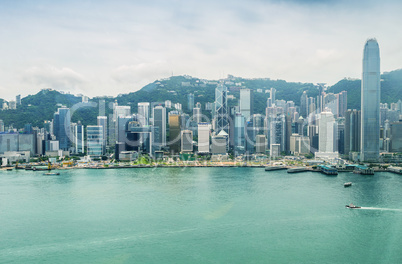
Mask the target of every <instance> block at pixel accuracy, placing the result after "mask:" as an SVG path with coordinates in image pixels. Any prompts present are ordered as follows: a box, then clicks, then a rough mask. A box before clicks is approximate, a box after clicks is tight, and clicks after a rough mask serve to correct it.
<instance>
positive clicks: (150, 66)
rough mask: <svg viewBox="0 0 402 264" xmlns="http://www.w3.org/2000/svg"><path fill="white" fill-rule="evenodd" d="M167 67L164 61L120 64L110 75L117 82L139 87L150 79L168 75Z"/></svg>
mask: <svg viewBox="0 0 402 264" xmlns="http://www.w3.org/2000/svg"><path fill="white" fill-rule="evenodd" d="M167 67H168V65H167V63H166V62H165V61H155V62H150V63H138V64H134V65H121V66H119V67H117V68H116V69H114V70H113V71H112V74H111V77H112V79H113V80H114V81H115V82H117V83H119V84H122V85H128V86H132V87H133V88H135V87H137V88H138V89H139V88H142V87H143V86H145V85H146V84H148V83H149V82H151V81H150V80H156V79H160V78H162V77H166V76H169V70H167ZM136 90H137V89H136Z"/></svg>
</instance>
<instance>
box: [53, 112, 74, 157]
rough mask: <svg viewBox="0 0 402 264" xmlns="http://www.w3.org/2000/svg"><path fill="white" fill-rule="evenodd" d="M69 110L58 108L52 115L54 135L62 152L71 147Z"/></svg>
mask: <svg viewBox="0 0 402 264" xmlns="http://www.w3.org/2000/svg"><path fill="white" fill-rule="evenodd" d="M70 120H71V116H70V108H64V107H63V108H59V109H58V110H57V112H56V113H55V114H54V127H53V129H54V135H55V136H56V139H57V140H58V141H59V147H60V149H62V150H66V151H67V150H69V148H70V146H71V138H72V135H71V126H70Z"/></svg>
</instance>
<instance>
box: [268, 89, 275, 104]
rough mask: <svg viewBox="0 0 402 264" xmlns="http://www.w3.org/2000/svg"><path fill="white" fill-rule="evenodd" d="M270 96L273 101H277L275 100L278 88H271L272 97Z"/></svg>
mask: <svg viewBox="0 0 402 264" xmlns="http://www.w3.org/2000/svg"><path fill="white" fill-rule="evenodd" d="M269 98H270V99H271V102H272V103H273V102H275V100H276V89H275V88H273V87H272V88H271V90H270V97H269Z"/></svg>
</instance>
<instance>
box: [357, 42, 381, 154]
mask: <svg viewBox="0 0 402 264" xmlns="http://www.w3.org/2000/svg"><path fill="white" fill-rule="evenodd" d="M380 79H381V77H380V49H379V47H378V43H377V40H376V39H369V40H367V42H366V44H365V46H364V52H363V74H362V88H361V122H362V123H361V144H360V148H361V150H360V160H361V161H377V160H378V158H379V153H380V142H379V141H380Z"/></svg>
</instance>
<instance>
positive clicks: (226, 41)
mask: <svg viewBox="0 0 402 264" xmlns="http://www.w3.org/2000/svg"><path fill="white" fill-rule="evenodd" d="M401 6H402V3H399V2H397V1H395V2H392V1H384V2H381V3H379V2H378V1H373V0H367V1H362V0H357V1H346V0H340V1H335V0H329V1H318V0H250V1H242V0H233V1H231V2H230V4H227V2H225V1H212V0H205V1H195V0H188V1H174V0H172V1H163V0H150V1H125V0H117V1H113V2H110V1H96V2H94V1H77V0H72V1H61V2H60V1H53V2H51V3H50V2H48V1H44V0H38V1H34V2H29V3H25V2H24V4H18V1H17V2H15V1H14V2H13V1H11V2H10V4H8V5H6V6H5V7H4V8H3V9H0V22H1V23H2V24H5V25H10V26H9V27H5V28H3V29H1V30H0V38H1V39H2V40H4V41H1V42H0V58H1V62H2V63H1V64H0V76H2V78H1V80H0V86H2V87H7V88H10V89H9V90H8V91H6V92H5V93H4V94H3V95H2V96H5V97H9V98H10V97H14V96H15V93H16V92H18V93H21V94H22V95H23V96H24V95H25V94H27V90H29V92H34V91H33V90H34V89H33V88H32V87H37V89H38V90H40V89H41V88H43V87H52V88H54V89H60V90H69V91H71V92H75V91H76V90H78V89H81V90H82V91H81V93H83V94H86V95H88V96H96V95H117V94H119V93H127V92H131V91H135V90H138V89H140V88H142V86H144V85H146V84H148V83H150V82H153V81H154V80H156V79H160V78H164V77H167V76H170V75H171V74H172V73H173V74H174V75H179V74H180V75H182V74H188V75H192V76H195V77H199V78H207V79H218V78H222V77H225V76H226V74H234V75H236V76H242V77H245V78H255V77H268V78H272V79H284V80H287V81H296V82H298V81H300V82H324V83H325V82H326V83H329V84H333V83H336V82H337V81H338V80H340V79H342V78H344V77H354V78H359V77H360V73H361V59H362V51H363V45H364V42H365V40H366V39H367V38H368V37H372V36H374V37H377V39H378V41H379V44H380V49H381V59H382V61H381V68H382V69H383V70H387V71H390V70H394V69H397V68H401V61H402V52H401V49H400V45H401V43H402V37H401V36H400V34H399V35H398V34H397V32H399V25H400V24H401V23H402V16H400V11H401ZM87 10H91V12H89V13H88V11H87ZM31 65H36V66H35V67H31V68H29V69H28V70H26V69H27V68H28V67H30V66H31ZM43 65H45V66H43ZM48 65H52V66H48ZM53 65H57V66H53ZM60 65H61V66H65V65H68V67H61V66H60ZM21 76H22V77H23V78H20V77H21ZM11 88H12V89H11Z"/></svg>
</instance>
